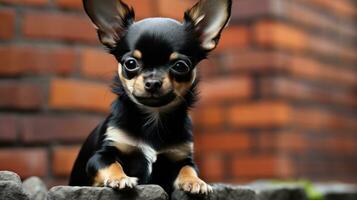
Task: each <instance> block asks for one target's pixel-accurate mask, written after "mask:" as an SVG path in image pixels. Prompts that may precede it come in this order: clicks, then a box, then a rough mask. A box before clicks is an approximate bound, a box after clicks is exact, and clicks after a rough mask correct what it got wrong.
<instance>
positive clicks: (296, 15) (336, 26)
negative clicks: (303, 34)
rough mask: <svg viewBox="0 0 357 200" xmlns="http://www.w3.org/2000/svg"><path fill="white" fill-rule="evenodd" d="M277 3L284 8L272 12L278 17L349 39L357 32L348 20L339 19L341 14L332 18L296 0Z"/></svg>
mask: <svg viewBox="0 0 357 200" xmlns="http://www.w3.org/2000/svg"><path fill="white" fill-rule="evenodd" d="M279 3H280V6H281V7H283V8H284V9H279V10H277V11H276V12H275V13H274V14H276V15H277V16H279V17H283V18H289V19H290V20H292V21H294V22H298V23H299V24H303V25H305V26H308V28H311V29H314V30H319V31H320V30H324V32H327V31H326V30H328V32H330V33H336V34H338V35H340V36H341V38H342V37H344V36H345V37H347V38H349V39H351V38H353V37H355V36H356V33H357V32H356V30H355V29H354V28H353V27H351V25H350V23H349V22H348V20H341V18H340V17H343V16H342V15H339V16H338V18H334V17H333V16H331V15H326V12H316V9H315V8H313V6H306V4H305V5H304V4H301V3H300V2H298V1H282V2H279ZM310 4H311V3H310ZM345 37H344V38H345Z"/></svg>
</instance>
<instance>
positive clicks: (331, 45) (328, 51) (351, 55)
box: [307, 35, 357, 63]
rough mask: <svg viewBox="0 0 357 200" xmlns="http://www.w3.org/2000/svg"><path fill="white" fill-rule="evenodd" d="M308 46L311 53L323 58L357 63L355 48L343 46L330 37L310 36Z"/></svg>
mask: <svg viewBox="0 0 357 200" xmlns="http://www.w3.org/2000/svg"><path fill="white" fill-rule="evenodd" d="M307 44H308V45H307V49H308V50H309V51H311V52H315V53H317V54H319V55H321V56H324V57H328V58H331V57H332V58H338V59H341V60H344V61H345V62H350V63H351V62H352V63H355V62H357V56H356V55H357V51H356V50H355V48H353V47H349V46H347V45H343V44H342V43H341V42H339V41H334V40H331V39H330V38H328V37H322V36H317V35H310V36H309V38H308V42H307Z"/></svg>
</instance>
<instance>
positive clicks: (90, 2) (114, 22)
mask: <svg viewBox="0 0 357 200" xmlns="http://www.w3.org/2000/svg"><path fill="white" fill-rule="evenodd" d="M83 5H84V9H85V11H86V13H87V15H88V16H89V18H90V19H91V20H92V22H93V23H94V25H95V28H96V29H97V32H98V36H99V40H100V41H101V42H102V44H104V45H105V46H107V47H109V48H114V47H115V46H116V43H117V42H118V41H119V40H120V39H121V37H122V36H123V33H124V32H125V31H126V30H127V28H128V27H129V26H130V25H131V24H132V23H133V22H134V18H135V14H134V11H133V9H132V8H129V6H128V5H126V4H125V3H124V2H122V1H121V0H83Z"/></svg>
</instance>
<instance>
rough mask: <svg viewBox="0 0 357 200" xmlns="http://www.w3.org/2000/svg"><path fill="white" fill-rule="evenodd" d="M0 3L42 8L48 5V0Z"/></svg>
mask: <svg viewBox="0 0 357 200" xmlns="http://www.w3.org/2000/svg"><path fill="white" fill-rule="evenodd" d="M0 2H2V3H6V4H18V5H33V6H43V5H46V4H48V0H0Z"/></svg>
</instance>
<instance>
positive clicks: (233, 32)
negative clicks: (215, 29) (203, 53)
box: [217, 25, 250, 51]
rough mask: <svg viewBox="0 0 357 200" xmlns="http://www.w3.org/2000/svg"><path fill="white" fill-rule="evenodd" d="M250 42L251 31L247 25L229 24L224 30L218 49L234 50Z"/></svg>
mask: <svg viewBox="0 0 357 200" xmlns="http://www.w3.org/2000/svg"><path fill="white" fill-rule="evenodd" d="M249 44H250V33H249V30H248V28H247V27H244V26H233V25H231V26H228V28H227V29H226V30H224V31H223V33H222V37H221V40H220V41H219V45H218V48H217V50H218V51H223V50H232V49H238V48H245V47H247V46H248V45H249Z"/></svg>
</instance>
